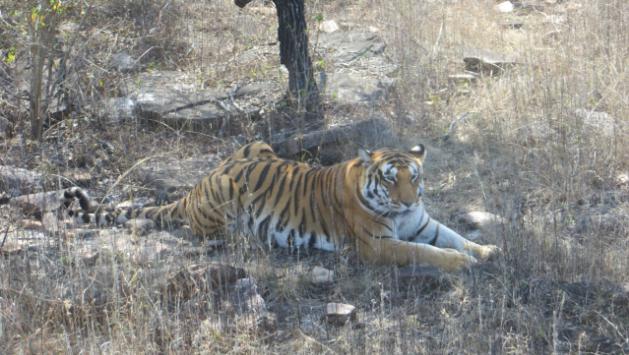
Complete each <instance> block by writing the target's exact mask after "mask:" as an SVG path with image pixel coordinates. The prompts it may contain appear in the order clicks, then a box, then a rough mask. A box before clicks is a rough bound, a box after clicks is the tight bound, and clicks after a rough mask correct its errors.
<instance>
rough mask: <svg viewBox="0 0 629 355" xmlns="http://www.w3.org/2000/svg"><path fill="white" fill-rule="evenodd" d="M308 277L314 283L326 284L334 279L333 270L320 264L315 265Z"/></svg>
mask: <svg viewBox="0 0 629 355" xmlns="http://www.w3.org/2000/svg"><path fill="white" fill-rule="evenodd" d="M310 278H311V280H312V283H314V284H326V283H330V282H332V281H334V271H332V270H328V269H326V268H324V267H321V266H315V267H314V268H313V269H312V271H311V272H310Z"/></svg>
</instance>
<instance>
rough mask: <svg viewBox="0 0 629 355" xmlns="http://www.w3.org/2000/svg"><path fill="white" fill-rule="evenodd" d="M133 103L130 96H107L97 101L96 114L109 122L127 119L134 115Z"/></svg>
mask: <svg viewBox="0 0 629 355" xmlns="http://www.w3.org/2000/svg"><path fill="white" fill-rule="evenodd" d="M135 105H136V102H135V100H133V99H132V98H130V97H126V96H124V97H109V98H106V99H104V100H102V101H100V102H99V104H98V105H97V109H96V115H97V116H99V117H102V118H104V119H105V120H106V121H108V122H110V123H115V122H123V121H129V120H131V119H133V118H134V117H135V114H134V112H135Z"/></svg>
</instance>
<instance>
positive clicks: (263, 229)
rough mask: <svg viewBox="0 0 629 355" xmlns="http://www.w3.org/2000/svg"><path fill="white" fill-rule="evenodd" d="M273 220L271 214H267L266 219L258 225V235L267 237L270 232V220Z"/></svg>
mask: <svg viewBox="0 0 629 355" xmlns="http://www.w3.org/2000/svg"><path fill="white" fill-rule="evenodd" d="M270 220H271V216H270V215H269V216H267V217H266V218H265V219H263V220H262V222H260V224H259V225H258V237H262V236H263V235H264V236H265V237H266V236H267V234H268V232H269V222H270Z"/></svg>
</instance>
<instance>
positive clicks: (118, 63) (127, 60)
mask: <svg viewBox="0 0 629 355" xmlns="http://www.w3.org/2000/svg"><path fill="white" fill-rule="evenodd" d="M109 64H110V66H111V67H112V68H113V69H115V70H117V71H119V72H123V73H124V72H130V71H132V70H133V69H135V68H136V64H137V63H136V61H135V59H133V58H132V57H131V56H130V55H129V53H127V52H119V53H116V54H114V55H112V56H111V61H110V63H109Z"/></svg>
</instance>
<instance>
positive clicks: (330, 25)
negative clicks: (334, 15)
mask: <svg viewBox="0 0 629 355" xmlns="http://www.w3.org/2000/svg"><path fill="white" fill-rule="evenodd" d="M339 28H340V27H339V25H338V24H337V23H336V21H334V20H327V21H323V22H321V24H319V30H320V31H323V32H325V33H332V32H336V31H338V30H339Z"/></svg>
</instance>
